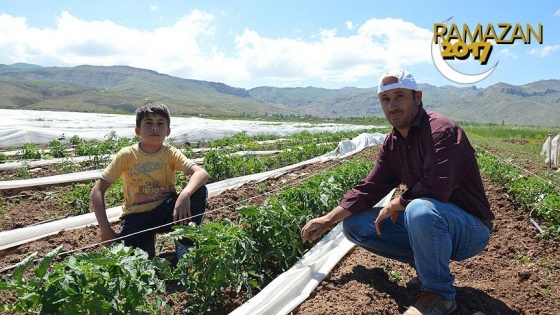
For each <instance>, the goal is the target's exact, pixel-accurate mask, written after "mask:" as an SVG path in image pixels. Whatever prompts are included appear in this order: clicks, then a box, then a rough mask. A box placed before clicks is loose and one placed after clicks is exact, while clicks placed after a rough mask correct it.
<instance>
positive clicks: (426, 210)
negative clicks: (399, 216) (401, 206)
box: [404, 198, 437, 226]
mask: <svg viewBox="0 0 560 315" xmlns="http://www.w3.org/2000/svg"><path fill="white" fill-rule="evenodd" d="M404 214H405V217H406V221H407V222H408V226H417V225H418V224H430V222H433V219H434V216H436V215H437V212H436V207H435V205H434V203H433V202H432V201H431V200H430V199H423V198H419V199H414V200H412V201H411V202H410V203H409V204H408V205H407V206H406V210H405V212H404Z"/></svg>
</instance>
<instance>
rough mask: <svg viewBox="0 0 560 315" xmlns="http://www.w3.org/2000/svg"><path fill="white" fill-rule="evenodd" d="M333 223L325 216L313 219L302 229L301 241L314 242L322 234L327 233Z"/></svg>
mask: <svg viewBox="0 0 560 315" xmlns="http://www.w3.org/2000/svg"><path fill="white" fill-rule="evenodd" d="M330 227H331V224H330V223H328V222H327V220H326V219H325V217H320V218H316V219H313V220H311V221H309V222H307V224H306V225H305V226H304V227H303V228H302V229H301V241H302V242H303V243H304V244H305V242H310V243H311V242H313V241H314V240H316V239H317V238H318V237H319V236H321V234H323V233H325V231H327V230H328V229H329V228H330Z"/></svg>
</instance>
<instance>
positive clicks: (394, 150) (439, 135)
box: [301, 70, 494, 315]
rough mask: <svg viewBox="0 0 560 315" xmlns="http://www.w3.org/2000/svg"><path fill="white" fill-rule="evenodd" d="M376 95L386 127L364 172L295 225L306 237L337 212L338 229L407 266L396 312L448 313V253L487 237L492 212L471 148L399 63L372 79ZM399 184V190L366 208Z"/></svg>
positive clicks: (468, 252) (454, 255) (482, 243)
mask: <svg viewBox="0 0 560 315" xmlns="http://www.w3.org/2000/svg"><path fill="white" fill-rule="evenodd" d="M377 93H378V97H379V101H380V103H381V106H382V108H383V112H384V113H385V116H386V118H387V120H388V121H389V123H390V124H391V125H392V126H393V129H392V130H391V132H389V134H388V135H387V137H386V139H385V141H384V143H383V145H382V147H381V149H380V151H379V154H378V156H377V162H376V164H375V166H374V167H373V169H372V171H371V172H370V174H369V175H368V176H367V177H366V178H364V179H363V180H362V181H361V182H360V183H358V184H357V185H356V186H354V187H353V188H352V189H350V190H349V191H348V192H347V193H346V194H345V195H344V197H343V198H342V199H341V200H340V202H339V205H338V206H337V207H335V208H334V209H333V210H331V212H329V213H328V214H326V215H324V216H322V217H319V218H315V219H313V220H310V221H309V222H308V223H307V224H306V225H305V226H304V227H303V229H302V230H301V237H302V241H303V242H304V243H305V242H307V241H309V242H311V241H313V240H315V239H317V238H318V237H319V235H321V234H323V233H324V232H326V231H327V230H328V229H329V228H330V227H332V226H333V225H334V224H336V223H337V222H339V221H341V220H344V222H343V230H344V234H345V235H346V237H347V238H348V239H349V240H351V241H352V242H354V243H356V244H357V245H359V246H362V247H363V248H365V249H367V250H368V251H370V252H372V253H374V254H377V255H380V256H383V257H387V258H391V259H395V260H398V261H401V262H405V263H408V264H410V265H411V266H412V267H414V268H415V269H416V271H417V273H418V278H417V279H416V278H414V279H413V280H411V281H410V282H409V283H411V284H413V283H415V284H417V285H419V286H420V290H421V294H420V295H419V298H418V301H417V302H416V304H414V305H413V306H411V307H410V308H409V309H408V310H407V311H406V312H405V313H404V314H407V315H412V314H438V315H442V314H451V313H452V312H453V311H455V309H456V308H457V305H456V303H455V295H456V291H455V288H454V287H453V282H454V277H453V276H452V275H451V271H450V267H449V264H450V261H451V260H457V261H459V260H464V259H467V258H470V257H472V256H474V255H476V254H478V253H480V252H481V251H482V250H483V249H484V248H485V247H486V245H487V244H488V241H489V239H490V231H491V229H492V219H494V214H493V213H492V211H491V210H490V205H489V203H488V200H487V198H486V194H485V192H484V188H483V186H482V179H481V177H480V171H479V168H478V164H477V162H476V156H475V152H474V149H473V148H472V146H471V144H470V143H469V140H468V139H467V137H466V135H465V133H464V132H463V130H462V129H461V128H459V127H458V126H457V125H455V124H454V123H453V122H452V121H451V120H449V119H448V118H446V117H444V116H442V115H440V114H437V113H434V112H427V111H425V110H424V108H423V104H422V91H420V90H419V89H418V86H417V84H416V81H415V80H414V78H413V77H412V75H411V74H410V73H408V72H406V71H404V70H398V71H393V72H387V73H385V74H383V75H382V76H381V77H380V79H379V85H378V90H377ZM400 184H404V185H405V186H406V190H405V191H404V192H403V193H402V194H401V195H400V196H399V197H398V198H394V199H393V200H391V201H390V202H389V204H388V205H387V206H385V207H383V208H372V207H373V206H374V205H375V204H376V203H377V202H379V201H380V200H381V199H382V198H383V197H384V196H386V195H387V194H388V193H389V192H390V191H391V190H392V189H393V188H395V187H397V186H398V185H400Z"/></svg>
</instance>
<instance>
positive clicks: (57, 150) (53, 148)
mask: <svg viewBox="0 0 560 315" xmlns="http://www.w3.org/2000/svg"><path fill="white" fill-rule="evenodd" d="M63 139H64V136H62V139H57V140H52V141H50V142H49V143H48V144H47V147H48V148H49V150H50V153H49V155H50V156H52V157H54V158H63V157H64V156H65V150H66V146H65V145H64V143H62V142H61V141H60V140H63Z"/></svg>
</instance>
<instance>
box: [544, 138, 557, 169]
mask: <svg viewBox="0 0 560 315" xmlns="http://www.w3.org/2000/svg"><path fill="white" fill-rule="evenodd" d="M559 154H560V133H559V134H557V135H556V136H555V137H554V138H552V136H549V137H548V139H546V141H545V142H544V143H543V146H542V150H541V155H545V156H546V158H545V159H544V162H545V163H551V164H552V165H553V166H554V167H558V155H559Z"/></svg>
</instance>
